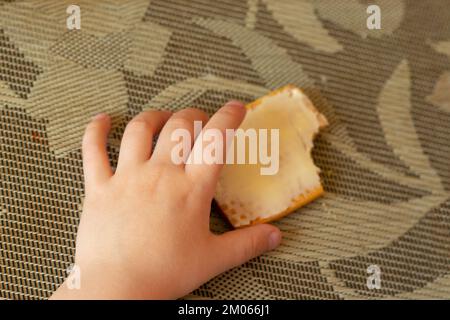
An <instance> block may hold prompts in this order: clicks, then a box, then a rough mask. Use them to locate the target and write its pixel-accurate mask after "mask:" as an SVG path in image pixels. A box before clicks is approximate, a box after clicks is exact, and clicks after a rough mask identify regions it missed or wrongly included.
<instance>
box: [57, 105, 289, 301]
mask: <svg viewBox="0 0 450 320" xmlns="http://www.w3.org/2000/svg"><path fill="white" fill-rule="evenodd" d="M244 116H245V107H244V106H243V105H242V103H240V102H237V101H231V102H229V103H227V104H226V105H225V106H224V107H222V108H221V109H220V110H219V111H218V112H217V113H215V114H214V115H213V116H212V117H211V119H209V120H208V116H207V115H206V114H205V113H204V112H202V111H200V110H198V109H194V108H189V109H184V110H181V111H178V112H176V113H173V114H172V113H170V112H166V111H156V110H152V111H145V112H142V113H140V114H139V115H137V116H136V117H135V118H134V119H133V120H131V121H130V122H129V124H128V125H127V127H126V129H125V132H124V135H123V138H122V142H121V146H120V153H119V160H118V165H117V168H116V170H115V172H113V170H112V168H111V166H110V164H109V161H108V155H107V151H106V144H107V137H108V132H109V130H110V126H111V124H110V118H109V117H108V115H106V114H100V115H97V116H96V117H94V118H93V119H92V121H91V122H90V123H89V124H88V126H87V128H86V132H85V134H84V137H83V144H82V145H83V169H84V177H85V200H84V203H83V212H82V214H81V221H80V225H79V229H78V234H77V241H76V254H75V265H76V266H78V267H79V270H80V275H81V277H80V279H81V283H80V288H79V289H70V288H69V286H68V285H67V280H66V282H64V283H63V284H62V285H61V286H60V287H59V289H58V290H57V291H56V292H55V293H54V294H53V295H52V297H51V298H52V299H176V298H180V297H183V296H185V295H186V294H188V293H190V292H192V291H193V290H195V289H196V288H198V287H199V286H201V285H202V284H203V283H205V282H206V281H208V280H210V279H211V278H213V277H215V276H217V275H219V274H220V273H223V272H225V271H227V270H229V269H231V268H233V267H236V266H239V265H241V264H243V263H245V262H246V261H248V260H250V259H252V258H254V257H256V256H258V255H261V254H263V253H264V252H267V251H269V250H272V249H274V248H276V247H277V246H278V245H279V244H280V241H281V232H280V230H279V229H278V228H276V227H275V226H272V225H269V224H260V225H256V226H251V227H247V228H243V229H239V230H234V231H229V232H226V233H224V234H222V235H216V234H213V233H212V232H211V231H210V229H209V219H210V209H211V201H212V199H213V196H214V192H215V188H216V184H217V180H218V177H219V174H220V170H221V167H222V165H220V164H186V165H185V164H174V163H173V162H172V161H171V156H170V154H171V150H172V148H173V146H174V145H175V144H176V142H174V141H171V139H170V136H171V132H172V131H173V130H175V129H176V128H185V129H187V130H190V131H191V134H192V135H193V131H194V121H202V122H203V123H204V124H205V123H206V125H205V127H204V129H208V128H217V129H219V130H221V131H222V132H223V133H224V132H225V129H236V128H237V127H238V126H239V125H240V123H241V122H242V120H243V118H244ZM157 133H160V135H159V139H158V142H157V144H156V146H155V148H154V150H152V139H153V137H154V136H155V135H156V134H157ZM196 143H197V144H198V143H199V142H198V141H197V142H196ZM192 144H193V145H194V146H193V148H195V147H196V146H195V144H194V141H192ZM225 148H226V147H225ZM224 151H225V152H226V150H224Z"/></svg>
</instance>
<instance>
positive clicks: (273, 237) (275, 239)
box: [269, 231, 281, 250]
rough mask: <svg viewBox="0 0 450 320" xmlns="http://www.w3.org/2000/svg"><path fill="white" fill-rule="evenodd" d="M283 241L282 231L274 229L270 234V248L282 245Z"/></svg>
mask: <svg viewBox="0 0 450 320" xmlns="http://www.w3.org/2000/svg"><path fill="white" fill-rule="evenodd" d="M280 242H281V232H279V231H273V232H272V233H270V235H269V250H273V249H275V248H276V247H278V246H279V245H280Z"/></svg>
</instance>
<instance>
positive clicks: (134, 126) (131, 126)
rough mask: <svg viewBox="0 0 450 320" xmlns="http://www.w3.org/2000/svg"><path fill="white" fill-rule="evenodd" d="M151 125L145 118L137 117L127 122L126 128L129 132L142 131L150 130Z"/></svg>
mask: <svg viewBox="0 0 450 320" xmlns="http://www.w3.org/2000/svg"><path fill="white" fill-rule="evenodd" d="M151 127H152V126H151V124H150V123H149V122H148V121H147V120H145V119H143V118H142V117H137V118H134V119H133V120H131V121H130V122H129V123H128V125H127V128H126V130H127V131H131V132H134V131H137V132H142V131H149V130H151V129H152V128H151Z"/></svg>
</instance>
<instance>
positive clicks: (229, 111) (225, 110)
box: [219, 106, 237, 119]
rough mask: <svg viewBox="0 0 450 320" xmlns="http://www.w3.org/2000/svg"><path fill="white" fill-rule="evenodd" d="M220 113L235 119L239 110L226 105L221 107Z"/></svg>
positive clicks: (222, 115)
mask: <svg viewBox="0 0 450 320" xmlns="http://www.w3.org/2000/svg"><path fill="white" fill-rule="evenodd" d="M219 113H220V116H221V117H224V118H227V119H233V118H236V115H237V110H236V108H233V107H229V106H225V107H224V108H222V109H220V111H219Z"/></svg>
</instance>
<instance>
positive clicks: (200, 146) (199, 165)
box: [185, 101, 246, 187]
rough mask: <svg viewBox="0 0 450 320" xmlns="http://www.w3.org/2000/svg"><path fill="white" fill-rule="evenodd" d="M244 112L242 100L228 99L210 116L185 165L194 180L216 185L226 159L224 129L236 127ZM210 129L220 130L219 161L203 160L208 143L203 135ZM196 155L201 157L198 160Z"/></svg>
mask: <svg viewBox="0 0 450 320" xmlns="http://www.w3.org/2000/svg"><path fill="white" fill-rule="evenodd" d="M245 113H246V109H245V106H244V104H243V103H242V102H239V101H230V102H228V103H227V104H225V106H223V107H222V108H220V109H219V111H217V112H216V113H215V114H214V115H213V116H212V117H211V119H210V120H209V121H208V123H207V124H206V125H205V127H204V128H203V130H202V132H201V134H200V136H199V138H197V140H196V141H195V144H194V147H193V148H192V152H191V154H190V156H189V159H188V162H187V163H186V167H185V170H186V174H187V175H189V176H191V177H192V178H193V179H194V180H195V181H196V182H199V183H202V184H204V185H205V184H206V185H207V186H211V187H214V186H215V185H216V183H217V180H218V178H219V174H220V170H221V169H222V167H223V163H224V162H225V159H226V152H227V147H228V146H227V143H226V142H227V139H226V129H237V128H238V127H239V125H240V124H241V123H242V120H244V117H245ZM210 129H215V130H213V131H215V132H217V133H219V132H220V135H221V138H222V153H221V155H219V157H220V158H221V160H222V161H219V163H217V161H216V162H213V163H210V161H205V160H207V159H204V158H203V150H204V149H205V147H206V146H207V145H209V144H210V143H209V142H208V141H205V139H204V138H203V137H205V134H206V133H211V132H212V131H211V130H210ZM228 142H231V141H228ZM198 157H202V158H201V159H200V160H199V159H198ZM195 158H197V159H195Z"/></svg>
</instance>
